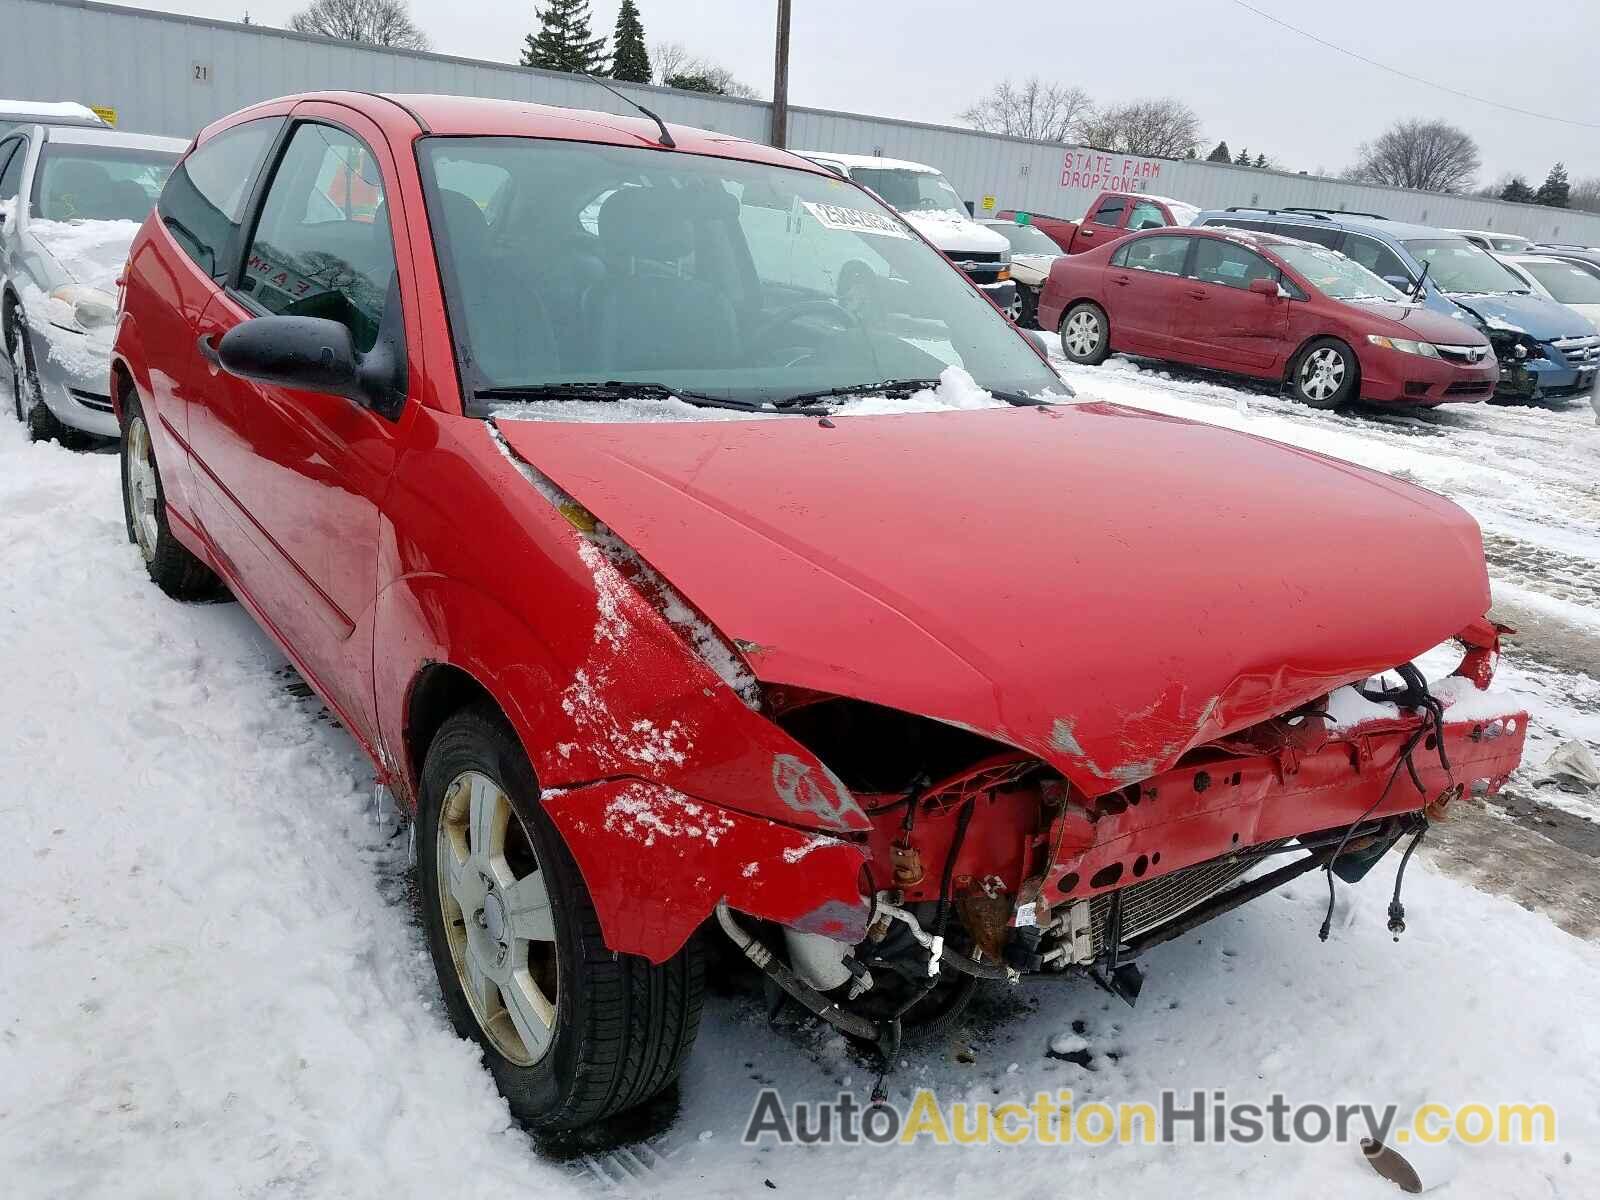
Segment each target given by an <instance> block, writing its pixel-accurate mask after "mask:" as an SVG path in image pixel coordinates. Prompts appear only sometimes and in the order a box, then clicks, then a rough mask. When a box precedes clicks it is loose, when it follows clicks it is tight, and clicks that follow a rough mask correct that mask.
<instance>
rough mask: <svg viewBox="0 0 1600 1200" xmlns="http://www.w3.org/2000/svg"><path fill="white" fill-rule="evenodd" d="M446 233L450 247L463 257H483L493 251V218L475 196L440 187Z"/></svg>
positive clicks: (441, 214) (454, 252)
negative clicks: (490, 233) (484, 211)
mask: <svg viewBox="0 0 1600 1200" xmlns="http://www.w3.org/2000/svg"><path fill="white" fill-rule="evenodd" d="M439 201H440V204H441V206H442V209H443V211H442V212H441V213H440V216H441V217H442V218H443V220H444V227H445V232H446V233H448V234H449V236H450V250H451V252H452V253H453V254H455V255H456V256H457V257H460V258H481V257H482V256H484V255H485V254H487V253H488V252H489V221H488V218H487V217H485V216H484V215H483V209H481V208H479V207H478V205H477V203H476V202H475V201H474V200H473V199H472V197H470V196H467V195H464V194H463V193H461V192H453V191H451V190H450V189H449V188H440V189H439Z"/></svg>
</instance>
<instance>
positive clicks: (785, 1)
mask: <svg viewBox="0 0 1600 1200" xmlns="http://www.w3.org/2000/svg"><path fill="white" fill-rule="evenodd" d="M788 134H789V0H778V51H777V55H776V57H775V61H774V62H773V66H772V132H771V136H770V137H769V138H768V140H769V141H770V142H771V143H772V144H773V145H774V146H776V147H777V148H778V149H779V150H782V149H783V148H784V146H785V144H786V143H787V140H788Z"/></svg>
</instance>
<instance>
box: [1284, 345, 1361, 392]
mask: <svg viewBox="0 0 1600 1200" xmlns="http://www.w3.org/2000/svg"><path fill="white" fill-rule="evenodd" d="M1359 376H1360V369H1359V367H1358V365H1357V363H1356V356H1355V354H1354V352H1353V351H1352V350H1351V349H1350V347H1349V346H1347V345H1345V344H1344V343H1343V342H1341V341H1339V340H1338V339H1337V338H1331V337H1325V338H1317V339H1316V340H1315V341H1314V342H1311V343H1310V344H1309V345H1307V346H1306V348H1305V349H1304V350H1302V351H1301V352H1300V356H1299V357H1298V358H1296V359H1295V361H1294V366H1293V367H1292V368H1290V371H1289V387H1290V389H1291V390H1292V391H1293V392H1294V398H1295V399H1296V400H1298V401H1300V403H1302V404H1305V405H1308V406H1309V407H1311V408H1320V409H1332V408H1338V407H1339V406H1340V405H1342V404H1348V403H1349V402H1350V401H1351V400H1353V399H1354V398H1355V394H1356V387H1357V381H1358V379H1359Z"/></svg>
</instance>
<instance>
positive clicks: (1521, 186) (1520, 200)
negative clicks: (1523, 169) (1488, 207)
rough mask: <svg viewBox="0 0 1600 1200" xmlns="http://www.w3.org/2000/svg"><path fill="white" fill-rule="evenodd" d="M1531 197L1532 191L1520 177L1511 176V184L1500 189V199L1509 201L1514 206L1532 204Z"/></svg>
mask: <svg viewBox="0 0 1600 1200" xmlns="http://www.w3.org/2000/svg"><path fill="white" fill-rule="evenodd" d="M1533 195H1534V193H1533V189H1532V188H1531V187H1529V186H1528V181H1527V180H1525V179H1523V177H1522V176H1521V175H1513V176H1512V177H1511V182H1510V183H1508V184H1506V186H1505V187H1503V188H1501V189H1500V199H1502V200H1510V201H1511V202H1512V203H1514V204H1532V203H1533Z"/></svg>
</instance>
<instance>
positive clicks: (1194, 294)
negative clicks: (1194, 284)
mask: <svg viewBox="0 0 1600 1200" xmlns="http://www.w3.org/2000/svg"><path fill="white" fill-rule="evenodd" d="M1189 295H1190V296H1191V297H1193V298H1194V299H1196V300H1209V299H1210V298H1211V297H1210V296H1209V295H1208V294H1207V293H1205V292H1202V291H1200V290H1199V289H1198V288H1197V289H1195V290H1193V291H1191V292H1190V293H1189Z"/></svg>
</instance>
